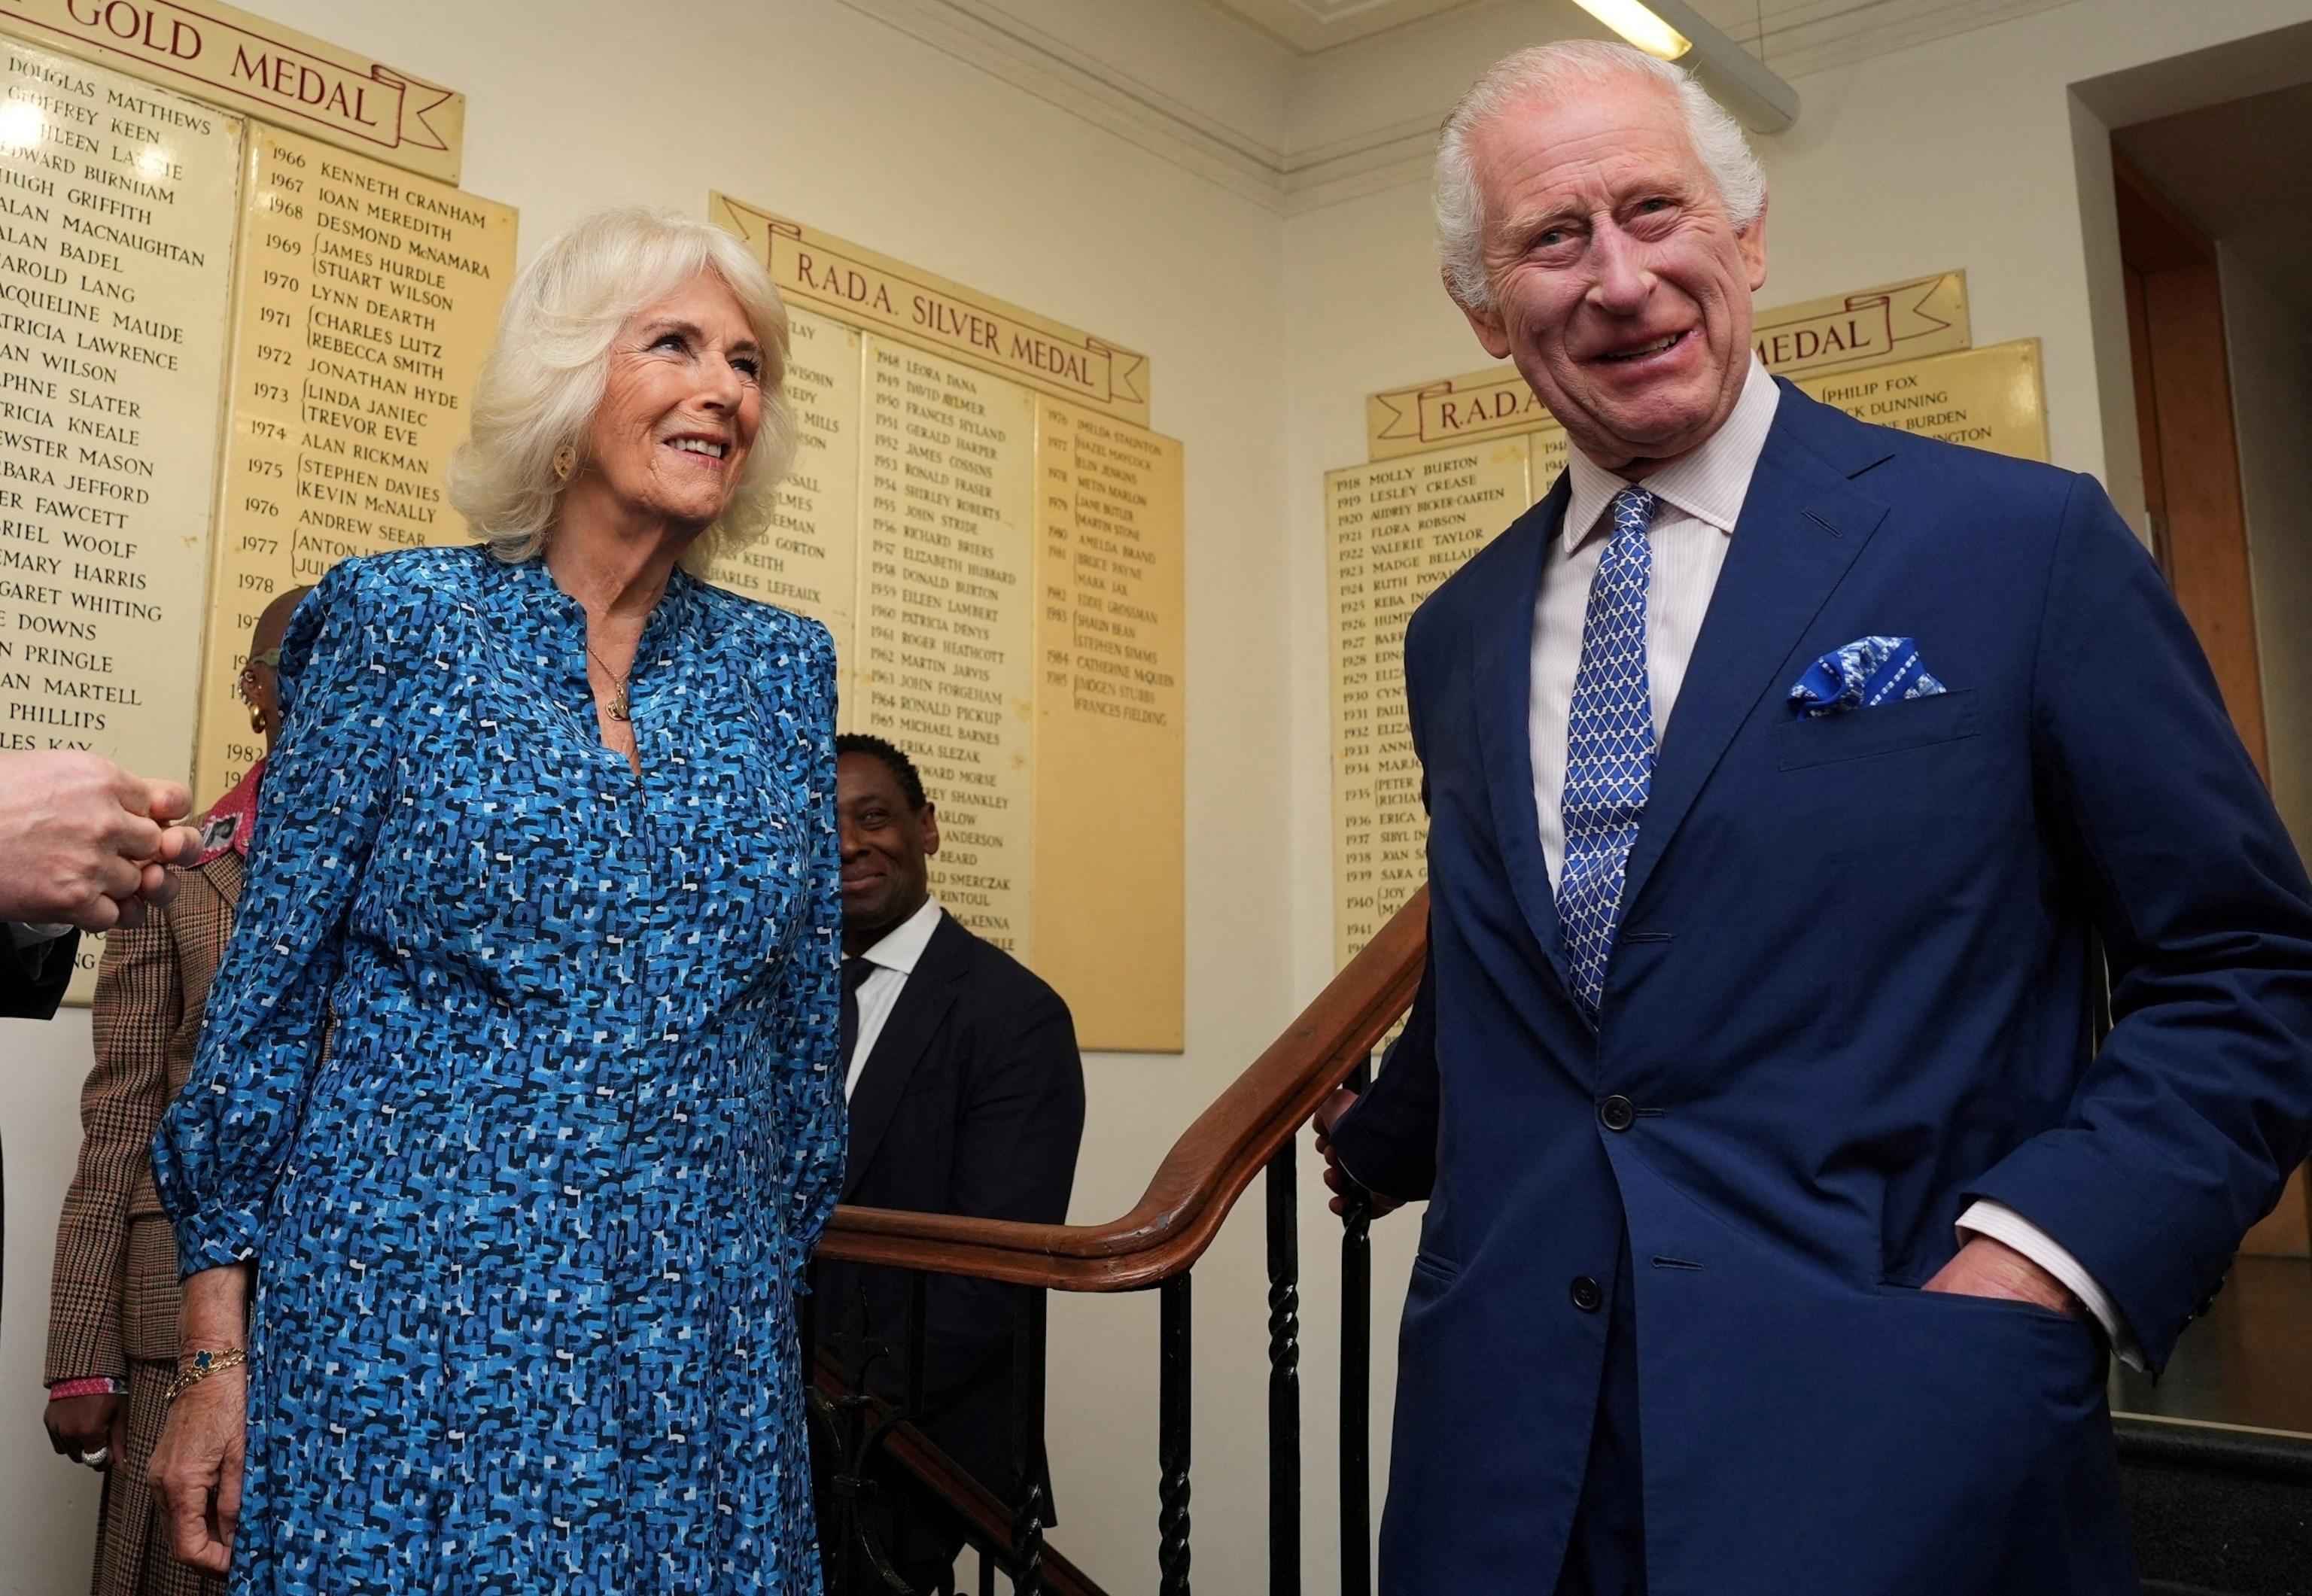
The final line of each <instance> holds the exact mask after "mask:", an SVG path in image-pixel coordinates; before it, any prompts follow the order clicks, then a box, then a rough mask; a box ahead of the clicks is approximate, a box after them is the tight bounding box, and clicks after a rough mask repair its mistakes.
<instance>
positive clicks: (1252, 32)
mask: <svg viewBox="0 0 2312 1596" xmlns="http://www.w3.org/2000/svg"><path fill="white" fill-rule="evenodd" d="M843 3H844V4H847V5H849V6H851V7H852V8H853V9H854V10H857V11H860V12H863V13H867V14H868V15H870V16H873V17H875V18H877V19H879V20H880V21H881V22H886V23H888V24H889V25H890V26H891V27H892V28H894V29H896V30H898V31H900V32H902V33H906V34H907V35H910V36H912V37H913V38H915V39H920V40H922V41H924V43H927V44H930V45H932V46H934V47H935V48H939V49H941V50H944V51H946V52H947V53H949V54H950V55H952V56H955V57H958V58H959V59H962V60H966V61H969V62H971V63H972V64H974V65H977V66H979V67H981V68H983V69H984V70H985V71H986V72H988V73H989V74H992V75H994V76H995V77H999V78H1002V79H1003V80H1004V81H1005V82H1007V83H1011V84H1013V85H1014V86H1015V87H1018V88H1020V89H1022V90H1024V91H1026V92H1029V93H1030V94H1034V95H1036V96H1038V98H1040V99H1044V100H1049V101H1050V102H1052V103H1053V104H1055V105H1057V106H1060V107H1062V108H1063V109H1067V110H1069V111H1072V112H1073V113H1075V114H1076V115H1078V116H1080V117H1082V118H1084V119H1085V120H1087V121H1089V122H1092V123H1095V124H1097V125H1098V126H1102V127H1105V128H1107V129H1108V131H1110V132H1111V133H1115V134H1117V135H1120V136H1122V137H1125V138H1126V139H1129V140H1131V141H1132V142H1133V143H1134V144H1139V145H1141V146H1142V147H1143V148H1144V149H1147V150H1149V151H1152V152H1153V153H1156V154H1159V155H1161V156H1163V157H1164V158H1165V159H1167V160H1169V161H1174V162H1176V163H1178V164H1179V165H1181V166H1184V167H1187V169H1188V170H1192V171H1195V172H1198V173H1200V174H1202V175H1204V176H1205V177H1208V178H1210V179H1213V181H1215V182H1218V183H1221V184H1222V185H1224V186H1226V187H1228V188H1231V189H1233V190H1235V191H1236V192H1238V193H1239V194H1242V195H1245V196H1248V197H1249V198H1251V199H1254V200H1256V201H1257V202H1258V203H1260V204H1262V205H1268V206H1271V207H1273V208H1274V209H1276V210H1279V211H1282V212H1285V213H1288V214H1290V213H1294V212H1300V211H1306V210H1309V209H1312V208H1314V207H1316V206H1319V205H1328V204H1332V203H1335V202H1336V201H1339V200H1344V199H1348V198H1352V197H1353V196H1356V195H1359V194H1368V193H1371V192H1374V191H1375V190H1377V189H1379V188H1388V187H1393V186H1395V185H1397V184H1398V183H1403V182H1406V181H1408V180H1413V179H1417V178H1418V177H1419V176H1420V175H1421V174H1422V173H1423V172H1425V171H1426V170H1427V169H1428V166H1429V161H1430V158H1431V156H1432V153H1434V149H1435V144H1436V137H1437V126H1438V124H1439V123H1440V121H1441V120H1442V119H1443V118H1444V115H1445V113H1446V112H1447V111H1448V110H1449V109H1451V108H1452V105H1453V102H1454V101H1455V100H1457V99H1458V98H1459V97H1460V95H1461V93H1462V92H1463V91H1464V90H1466V89H1467V87H1468V86H1469V83H1470V81H1471V80H1472V79H1473V78H1475V77H1476V74H1478V73H1480V72H1482V71H1483V70H1484V68H1485V67H1486V66H1487V65H1489V64H1491V63H1492V62H1493V61H1496V60H1499V59H1500V58H1501V57H1502V56H1504V55H1506V54H1508V53H1509V52H1510V51H1511V50H1513V49H1516V48H1519V47H1520V46H1524V45H1529V44H1539V43H1543V42H1545V41H1547V40H1550V39H1603V38H1609V37H1611V35H1610V34H1609V33H1608V32H1607V30H1606V29H1605V28H1604V27H1603V26H1602V25H1601V24H1599V23H1598V22H1597V21H1596V19H1595V18H1593V17H1591V16H1590V15H1589V13H1587V12H1585V11H1583V10H1581V8H1580V7H1579V6H1578V5H1576V4H1574V0H843ZM1687 3H1688V4H1691V5H1692V6H1693V7H1694V8H1695V10H1696V11H1698V12H1700V13H1702V14H1703V16H1704V17H1706V18H1707V19H1709V20H1710V21H1711V22H1713V23H1714V24H1716V25H1717V26H1718V28H1719V29H1720V30H1721V31H1723V32H1725V33H1727V34H1729V35H1730V36H1731V37H1732V38H1733V39H1735V40H1736V41H1737V42H1738V43H1740V44H1741V45H1743V46H1744V47H1745V48H1749V49H1750V50H1752V51H1753V52H1754V53H1756V54H1758V55H1760V56H1762V57H1764V59H1765V63H1766V65H1767V66H1768V67H1770V68H1771V69H1772V70H1773V71H1774V72H1776V73H1779V74H1782V76H1783V77H1785V78H1800V77H1802V76H1803V75H1804V74H1808V73H1810V72H1817V71H1822V70H1825V69H1826V68H1829V67H1833V66H1837V65H1842V64H1843V63H1845V62H1849V61H1854V60H1858V59H1861V57H1867V56H1873V55H1878V54H1880V53H1883V52H1885V51H1888V50H1895V49H1900V48H1905V47H1906V46H1909V45H1914V44H1918V43H1922V42H1923V41H1925V40H1927V39H1935V38H1940V37H1943V36H1945V35H1948V34H1953V33H1959V32H1964V31H1967V30H1969V29H1973V28H1980V27H1984V26H1986V25H1988V24H1990V23H1993V22H2003V21H2005V20H2006V19H2008V18H2010V17H2013V16H2018V15H2020V14H2022V13H2026V12H2032V11H2040V10H2045V9H2047V8H2049V7H2051V6H2055V5H2061V4H2069V0H1687ZM1800 90H1801V92H1803V91H1804V84H1803V83H1800ZM1801 115H1802V116H1803V113H1801Z"/></svg>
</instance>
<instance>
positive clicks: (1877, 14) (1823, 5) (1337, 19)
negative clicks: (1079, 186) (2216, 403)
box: [1208, 0, 2067, 73]
mask: <svg viewBox="0 0 2312 1596" xmlns="http://www.w3.org/2000/svg"><path fill="white" fill-rule="evenodd" d="M1208 3H1209V4H1213V5H1215V6H1218V7H1219V8H1220V9H1222V10H1223V11H1228V12H1231V13H1235V14H1236V15H1237V16H1239V17H1241V18H1243V19H1244V20H1245V21H1246V22H1250V23H1251V24H1252V25H1253V26H1254V27H1256V28H1257V29H1259V30H1260V31H1262V32H1264V33H1266V34H1267V35H1269V36H1270V37H1271V38H1272V39H1276V40H1278V41H1280V42H1281V43H1283V44H1284V45H1286V46H1288V47H1290V48H1292V50H1293V52H1294V53H1296V54H1298V55H1302V56H1313V55H1317V54H1319V53H1321V52H1323V51H1325V50H1329V49H1334V48H1338V47H1339V46H1342V45H1344V44H1351V43H1353V42H1355V41H1356V40H1358V39H1369V38H1371V37H1372V36H1373V35H1374V34H1376V33H1385V32H1388V31H1390V30H1392V29H1396V28H1402V27H1405V26H1406V25H1408V24H1410V23H1414V22H1422V21H1424V20H1426V19H1428V18H1430V17H1434V16H1441V15H1443V14H1444V13H1448V12H1454V11H1461V10H1465V9H1467V8H1468V7H1469V6H1471V5H1474V4H1479V3H1480V0H1208ZM1687 3H1688V4H1691V5H1692V6H1693V7H1694V9H1695V10H1696V11H1698V12H1700V13H1702V14H1703V17H1704V18H1706V19H1708V20H1709V21H1710V22H1712V23H1714V24H1716V25H1717V27H1718V29H1719V31H1721V32H1723V33H1725V34H1727V35H1729V36H1730V38H1732V39H1735V40H1736V41H1737V42H1738V43H1739V44H1741V45H1742V46H1743V47H1744V48H1747V49H1748V50H1749V51H1750V52H1751V53H1752V54H1754V55H1763V57H1764V58H1765V61H1766V63H1767V65H1770V66H1773V68H1774V69H1775V70H1777V71H1780V72H1784V73H1791V72H1811V71H1815V70H1817V69H1818V68H1819V67H1820V66H1822V65H1831V64H1832V63H1831V62H1830V61H1829V60H1828V59H1826V57H1830V56H1837V55H1840V54H1841V52H1842V51H1843V52H1844V54H1843V58H1845V59H1852V57H1853V56H1854V54H1856V53H1858V52H1856V51H1855V50H1854V49H1853V48H1852V47H1853V46H1854V45H1857V44H1861V45H1862V46H1863V47H1864V48H1863V50H1862V51H1861V52H1860V53H1865V54H1867V53H1870V51H1871V50H1872V49H1875V48H1899V47H1900V46H1902V45H1904V44H1909V43H1915V42H1917V41H1918V40H1920V39H1931V38H1934V37H1936V36H1938V35H1940V34H1945V33H1952V32H1957V31H1959V30H1960V29H1963V28H1970V27H1981V26H1982V25H1983V24H1984V23H1986V22H1997V21H1999V20H2000V19H2001V18H2003V17H2010V16H2014V15H2017V14H2019V13H2023V12H2027V11H2037V10H2041V9H2043V8H2045V7H2046V6H2050V5H2060V4H2066V3H2067V0H1687ZM1534 9H1535V10H1537V12H1542V13H1545V15H1544V17H1543V18H1542V19H1541V20H1544V21H1546V11H1547V10H1548V9H1549V8H1546V7H1538V6H1537V7H1535V8H1534ZM1564 9H1566V10H1568V11H1570V10H1571V9H1572V8H1571V6H1570V5H1568V6H1566V7H1565V8H1564ZM1574 31H1587V30H1586V29H1582V28H1580V27H1579V25H1578V24H1577V26H1576V29H1575V30H1574ZM1543 37H1546V35H1544V36H1543Z"/></svg>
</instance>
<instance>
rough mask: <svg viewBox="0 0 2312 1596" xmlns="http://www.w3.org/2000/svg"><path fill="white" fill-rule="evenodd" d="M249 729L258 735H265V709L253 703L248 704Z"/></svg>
mask: <svg viewBox="0 0 2312 1596" xmlns="http://www.w3.org/2000/svg"><path fill="white" fill-rule="evenodd" d="M249 729H250V730H251V731H253V732H255V733H256V734H257V735H258V737H263V736H264V735H265V711H263V710H260V709H258V707H257V706H256V705H255V704H251V705H250V706H249Z"/></svg>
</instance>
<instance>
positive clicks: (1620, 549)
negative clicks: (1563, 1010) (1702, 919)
mask: <svg viewBox="0 0 2312 1596" xmlns="http://www.w3.org/2000/svg"><path fill="white" fill-rule="evenodd" d="M1654 502H1655V501H1654V496H1653V495H1652V494H1651V493H1647V492H1646V491H1645V490H1644V489H1643V488H1638V487H1628V488H1624V489H1623V490H1622V491H1621V492H1620V493H1616V494H1615V495H1614V503H1613V514H1614V535H1613V537H1612V538H1611V540H1609V541H1608V542H1607V545H1606V552H1605V554H1603V555H1602V556H1601V557H1600V558H1599V560H1598V574H1597V576H1596V577H1595V578H1594V579H1593V580H1591V581H1590V584H1589V614H1588V615H1587V616H1585V617H1584V618H1583V620H1582V623H1581V670H1580V671H1579V672H1578V673H1576V675H1575V676H1574V678H1573V704H1572V713H1571V714H1570V715H1569V716H1568V717H1567V718H1566V727H1565V805H1564V816H1565V865H1564V868H1563V870H1562V871H1560V873H1559V874H1560V876H1561V877H1562V879H1561V880H1560V882H1559V885H1558V892H1557V925H1558V931H1559V934H1560V935H1561V936H1562V937H1563V938H1564V942H1565V963H1566V969H1567V972H1568V973H1569V974H1571V976H1572V981H1573V995H1574V997H1575V998H1576V999H1578V1000H1579V1001H1580V1003H1581V1009H1582V1012H1583V1013H1584V1014H1586V1015H1588V1016H1589V1019H1590V1021H1591V1023H1592V1024H1595V1023H1596V1021H1597V1018H1598V1000H1599V999H1600V998H1601V997H1603V995H1604V993H1605V990H1606V959H1607V955H1609V954H1610V953H1611V952H1612V951H1613V947H1614V928H1615V926H1616V924H1617V923H1618V922H1619V920H1620V919H1621V914H1622V868H1623V866H1624V865H1625V864H1626V863H1627V862H1628V861H1629V857H1630V844H1631V843H1633V842H1636V841H1637V836H1638V822H1639V821H1640V820H1642V818H1644V816H1645V812H1646V795H1647V793H1648V792H1649V791H1650V790H1651V789H1652V786H1653V776H1654V706H1653V690H1652V688H1651V685H1649V682H1648V678H1647V673H1646V589H1648V587H1650V586H1651V584H1652V580H1653V570H1654V554H1653V545H1652V544H1651V543H1650V542H1648V541H1647V538H1646V528H1647V527H1648V526H1649V525H1650V524H1651V522H1652V520H1653V517H1654Z"/></svg>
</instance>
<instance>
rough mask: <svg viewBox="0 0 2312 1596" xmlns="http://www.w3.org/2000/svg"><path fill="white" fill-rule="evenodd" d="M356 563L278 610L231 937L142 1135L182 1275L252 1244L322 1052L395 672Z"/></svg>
mask: <svg viewBox="0 0 2312 1596" xmlns="http://www.w3.org/2000/svg"><path fill="white" fill-rule="evenodd" d="M362 564H363V562H360V561H347V562H346V563H341V564H340V565H338V566H337V568H336V569H335V570H334V571H331V572H330V573H329V575H328V576H327V577H325V578H324V579H323V580H322V581H321V584H320V587H318V588H317V589H314V591H313V593H312V594H311V596H310V597H307V598H306V599H305V601H304V602H303V603H302V604H300V605H299V606H297V610H296V614H295V615H294V616H293V618H292V619H291V622H290V624H289V634H288V636H287V638H286V639H285V641H284V642H283V644H282V648H281V693H282V700H283V703H282V714H283V720H284V725H285V731H284V734H283V737H282V739H281V743H280V746H279V747H278V748H277V749H276V751H275V753H274V755H273V757H272V759H271V760H270V761H268V762H267V765H266V771H265V790H264V793H263V796H262V798H260V800H259V802H258V817H257V830H256V834H255V836H254V838H253V840H252V842H251V846H250V870H249V877H248V882H247V885H245V886H244V887H243V888H242V891H241V903H240V906H239V910H238V912H237V914H236V917H235V920H234V922H233V931H232V941H231V942H230V943H229V944H227V946H226V948H225V955H224V959H223V963H222V964H220V965H219V966H218V969H217V974H216V979H215V983H214V984H213V985H212V987H211V988H210V991H209V999H208V1006H207V1015H206V1023H205V1025H204V1026H203V1029H202V1033H201V1043H200V1051H198V1052H197V1053H196V1054H195V1055H194V1059H193V1068H192V1072H191V1074H190V1076H189V1077H188V1078H187V1080H186V1083H185V1089H184V1091H183V1093H182V1094H181V1095H179V1097H178V1098H177V1101H176V1102H175V1103H174V1104H172V1105H171V1108H170V1110H169V1112H168V1114H167V1115H166V1116H165V1117H164V1118H163V1119H162V1121H161V1129H160V1134H159V1135H158V1136H156V1137H155V1138H153V1178H154V1182H155V1184H156V1185H157V1186H158V1188H159V1190H160V1195H161V1202H162V1206H163V1207H164V1208H167V1209H168V1211H169V1217H171V1219H172V1220H174V1221H175V1223H176V1230H177V1253H178V1257H179V1259H180V1262H181V1267H182V1268H183V1269H184V1271H185V1272H186V1273H187V1274H188V1275H189V1274H197V1273H199V1272H200V1271H201V1270H203V1269H215V1268H219V1267H221V1266H223V1265H225V1264H230V1263H237V1262H243V1261H246V1260H250V1259H253V1258H256V1257H258V1255H260V1254H261V1253H262V1252H264V1250H265V1224H266V1216H267V1210H268V1209H269V1208H270V1207H271V1200H272V1197H273V1191H274V1188H275V1187H276V1184H277V1183H278V1182H279V1181H280V1177H281V1171H282V1167H283V1165H284V1164H285V1162H286V1160H287V1158H288V1156H289V1149H290V1147H291V1145H292V1144H293V1142H294V1140H295V1138H296V1134H297V1128H298V1125H299V1123H300V1121H302V1118H303V1116H304V1111H305V1102H306V1096H307V1093H308V1091H309V1089H310V1087H311V1080H312V1075H313V1071H314V1070H315V1068H317V1067H318V1066H319V1065H320V1060H321V1055H322V1051H323V1046H324V1043H325V1041H326V1037H327V1030H328V995H329V988H330V985H331V983H332V981H334V980H335V978H336V975H337V968H338V964H339V961H340V958H341V956H342V954H343V951H344V946H345V935H346V915H347V911H349V910H350V908H351V907H352V904H353V902H354V899H355V896H356V895H357V894H359V892H360V890H361V886H362V883H363V876H364V867H365V865H366V862H367V859H368V857H369V854H370V851H371V850H372V847H373V846H374V844H375V840H376V836H377V830H378V823H379V819H380V816H381V815H382V813H383V811H384V809H385V807H386V804H387V801H388V799H389V798H390V788H391V781H392V775H393V749H392V746H391V742H390V738H389V737H387V736H386V735H385V733H384V728H385V726H386V723H387V718H388V713H389V711H390V704H391V700H392V696H393V693H394V691H395V686H394V685H395V683H396V681H397V679H398V677H399V676H407V672H396V671H395V670H394V669H393V667H392V660H391V655H392V653H393V651H394V650H393V632H394V625H393V620H392V617H391V616H390V615H386V614H383V613H377V614H372V613H370V612H371V611H372V608H373V607H374V606H372V604H370V603H369V602H366V601H365V597H364V594H363V589H362V586H361V583H362V580H363V578H362V571H361V570H360V567H361V565H362Z"/></svg>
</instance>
